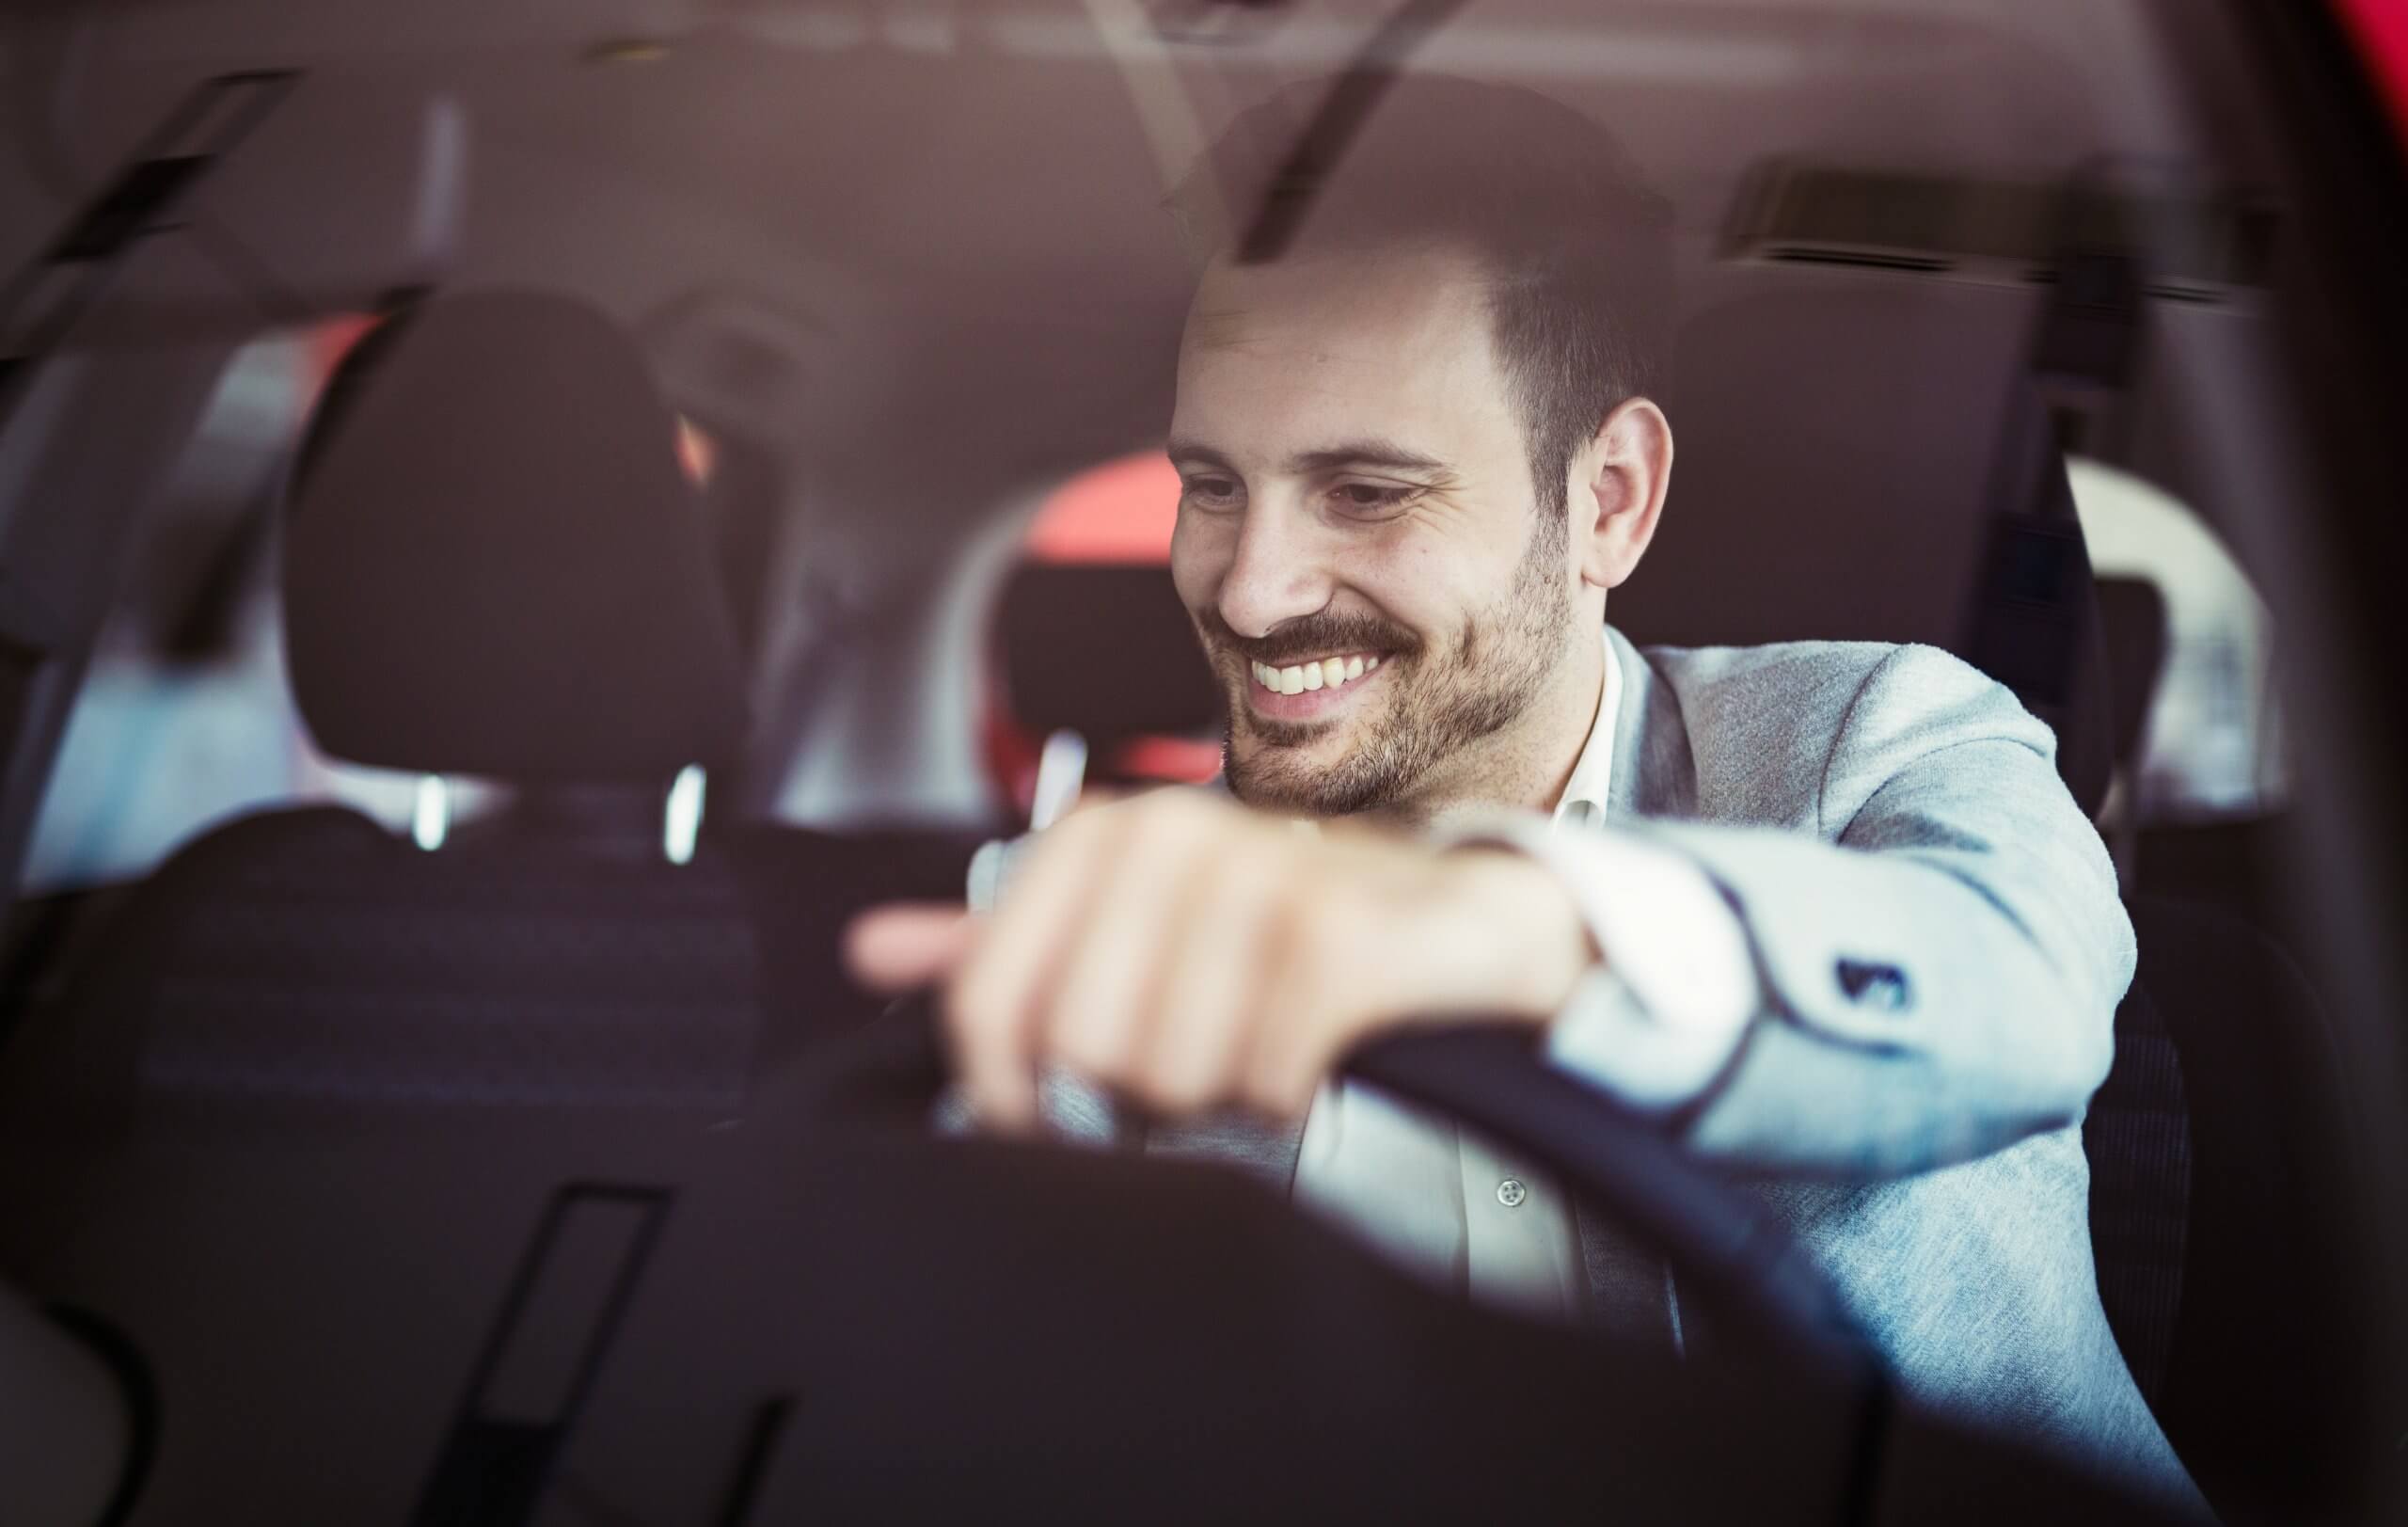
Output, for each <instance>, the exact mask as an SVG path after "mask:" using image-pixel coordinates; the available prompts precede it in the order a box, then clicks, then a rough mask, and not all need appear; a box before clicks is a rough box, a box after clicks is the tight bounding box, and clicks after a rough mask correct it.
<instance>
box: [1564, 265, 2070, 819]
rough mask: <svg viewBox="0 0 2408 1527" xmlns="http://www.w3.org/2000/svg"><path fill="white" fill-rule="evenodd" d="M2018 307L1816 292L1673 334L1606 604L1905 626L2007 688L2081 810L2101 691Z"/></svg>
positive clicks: (1696, 630)
mask: <svg viewBox="0 0 2408 1527" xmlns="http://www.w3.org/2000/svg"><path fill="white" fill-rule="evenodd" d="M2030 322H2031V313H2030V310H2028V309H2026V308H2024V307H2023V306H2021V305H2018V304H2007V303H2001V302H1999V301H1998V300H1997V299H1996V298H1995V297H1994V296H1992V295H1990V294H1985V293H1981V292H1978V291H1973V292H1968V291H1966V290H1963V289H1957V288H1941V287H1938V286H1929V285H1926V286H1922V287H1916V288H1910V289H1909V288H1900V287H1897V286H1894V285H1885V286H1882V287H1878V288H1872V289H1854V288H1842V287H1835V286H1829V285H1817V286H1816V287H1814V288H1813V289H1811V290H1807V291H1801V292H1784V293H1778V294H1758V295H1753V296H1747V297H1741V298H1738V299H1735V300H1733V301H1730V302H1727V303H1725V304H1723V305H1721V306H1719V307H1716V308H1713V309H1710V310H1707V311H1706V312H1704V313H1703V314H1702V315H1700V316H1699V317H1698V318H1696V319H1695V320H1693V321H1692V322H1691V323H1690V324H1689V325H1688V326H1687V328H1685V329H1684V330H1683V332H1682V335H1681V339H1680V347H1679V354H1678V366H1677V374H1676V376H1675V378H1674V381H1673V384H1672V386H1671V389H1670V397H1669V400H1668V403H1667V410H1666V411H1667V413H1668V414H1669V416H1670V417H1671V422H1672V428H1673V433H1674V436H1675V437H1676V439H1677V441H1678V444H1679V459H1678V464H1677V467H1676V469H1675V470H1674V472H1673V474H1672V486H1671V497H1670V499H1669V500H1668V501H1667V505H1666V510H1665V514H1664V518H1663V522H1662V526H1661V528H1660V529H1659V530H1658V531H1657V533H1656V538H1655V541H1654V542H1653V544H1652V545H1651V546H1650V548H1649V549H1648V552H1647V557H1646V560H1645V561H1644V562H1643V563H1642V564H1641V565H1640V569H1639V571H1638V572H1637V573H1636V574H1635V575H1634V576H1633V577H1632V578H1631V580H1630V581H1629V582H1628V583H1626V584H1625V585H1624V586H1623V587H1622V588H1619V589H1617V590H1615V591H1614V593H1613V594H1612V596H1610V598H1609V599H1608V603H1607V615H1608V619H1610V620H1611V621H1612V622H1613V623H1614V625H1616V626H1617V627H1619V628H1621V629H1622V630H1623V631H1624V633H1625V634H1626V635H1628V636H1629V637H1630V638H1631V639H1632V640H1634V641H1636V642H1640V643H1642V644H1646V643H1657V644H1666V645H1672V646H1702V645H1722V644H1732V645H1746V644H1756V643H1766V642H1798V641H1879V642H1920V643H1925V644H1929V645H1933V646H1938V647H1942V648H1945V649H1947V650H1949V651H1951V652H1954V653H1956V654H1957V656H1959V657H1961V658H1964V659H1965V660H1968V661H1970V662H1972V664H1973V665H1974V666H1976V667H1979V668H1981V669H1983V670H1984V671H1985V672H1987V673H1988V674H1989V675H1990V676H1992V677H1994V678H1997V679H1999V680H2000V681H2001V682H2003V683H2004V684H2006V685H2007V686H2008V687H2009V688H2012V689H2014V690H2015V691H2016V692H2017V693H2018V694H2019V695H2020V696H2022V697H2023V698H2024V700H2025V703H2026V704H2027V705H2029V706H2031V707H2032V708H2033V709H2034V710H2035V711H2036V712H2037V713H2038V714H2040V716H2041V718H2042V719H2043V720H2045V721H2047V722H2049V723H2050V724H2052V726H2053V727H2055V728H2056V730H2057V734H2058V756H2057V766H2058V771H2059V772H2060V773H2061V774H2063V775H2064V777H2065V779H2066V783H2067V787H2068V788H2069V789H2071V791H2072V792H2073V795H2074V799H2075V800H2077V801H2079V802H2081V803H2082V804H2083V808H2084V809H2085V810H2091V811H2095V810H2096V809H2097V808H2098V806H2099V803H2100V801H2101V800H2102V799H2103V798H2104V796H2105V794H2106V787H2107V773H2108V761H2107V746H2108V739H2107V721H2106V718H2107V701H2108V695H2107V688H2106V682H2105V677H2104V666H2105V664H2104V660H2103V656H2102V654H2101V653H2100V651H2099V642H2098V631H2097V628H2096V621H2095V618H2094V615H2093V612H2092V593H2091V576H2090V565H2089V561H2088V559H2087V556H2086V555H2085V554H2084V552H2083V541H2082V533H2081V527H2080V524H2079V522H2078V521H2076V520H2075V519H2074V518H2073V513H2072V497H2071V490H2070V488H2069V487H2068V486H2067V481H2066V474H2065V469H2064V465H2063V463H2062V461H2061V460H2060V459H2058V457H2057V455H2056V452H2055V446H2054V441H2053V438H2052V436H2051V435H2050V434H2049V432H2048V430H2047V428H2046V425H2045V422H2043V421H2042V420H2041V419H2040V417H2039V414H2038V411H2037V405H2036V399H2035V397H2034V396H2033V392H2032V388H2031V384H2030V382H2029V380H2028V378H2027V376H2026V374H2025V371H2024V366H2025V362H2024V356H2025V351H2026V338H2025V336H2026V331H2027V330H2028V328H2029V326H2030Z"/></svg>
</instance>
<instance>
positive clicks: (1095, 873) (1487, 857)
mask: <svg viewBox="0 0 2408 1527" xmlns="http://www.w3.org/2000/svg"><path fill="white" fill-rule="evenodd" d="M848 958H849V959H850V961H851V963H852V966H853V969H854V971H855V973H856V974H857V975H858V976H859V977H860V978H862V979H863V980H864V981H865V982H867V983H868V984H870V985H872V986H874V987H877V988H879V989H881V990H886V991H904V990H909V989H911V988H914V987H919V986H924V985H927V984H929V983H931V982H942V983H943V1003H942V1010H943V1013H944V1017H945V1023H946V1026H947V1029H948V1031H949V1036H950V1039H951V1042H952V1047H953V1052H954V1057H955V1063H956V1069H957V1071H958V1074H959V1075H960V1077H961V1080H962V1082H963V1085H964V1086H965V1088H966V1089H967V1090H968V1093H969V1096H970V1100H971V1102H972V1104H973V1105H974V1107H975V1108H976V1109H977V1111H978V1114H979V1117H980V1118H981V1120H982V1121H985V1122H986V1123H988V1124H989V1125H990V1126H991V1127H995V1128H1001V1129H1024V1128H1026V1127H1028V1126H1029V1125H1030V1124H1031V1123H1032V1122H1033V1121H1035V1119H1036V1117H1037V1076H1038V1072H1039V1071H1040V1070H1042V1069H1043V1068H1045V1067H1048V1066H1055V1065H1058V1066H1062V1067H1065V1068H1067V1069H1069V1070H1070V1071H1072V1072H1074V1073H1076V1074H1080V1075H1082V1076H1085V1077H1086V1078H1087V1079H1088V1080H1090V1081H1093V1082H1095V1083H1098V1084H1100V1085H1101V1086H1103V1087H1106V1088H1109V1089H1111V1090H1116V1091H1117V1092H1120V1093H1122V1094H1124V1095H1126V1096H1128V1097H1131V1098H1133V1099H1134V1100H1136V1101H1137V1102H1138V1103H1140V1104H1142V1105H1146V1106H1149V1107H1151V1108H1153V1109H1155V1110H1157V1111H1159V1112H1162V1113H1165V1114H1178V1113H1188V1112H1194V1111H1197V1110H1201V1109H1207V1108H1213V1107H1219V1106H1224V1105H1241V1106H1244V1107H1249V1108H1252V1109H1255V1110H1258V1111H1260V1112H1264V1113H1269V1114H1272V1115H1275V1116H1278V1117H1293V1116H1295V1115H1297V1114H1300V1113H1302V1112H1303V1111H1304V1109H1305V1108H1306V1107H1307V1105H1309V1104H1310V1103H1311V1101H1312V1096H1313V1090H1314V1089H1315V1087H1316V1086H1318V1085H1319V1083H1320V1082H1321V1080H1322V1078H1323V1077H1324V1076H1325V1075H1327V1074H1328V1073H1329V1071H1330V1069H1331V1068H1332V1067H1333V1066H1334V1065H1335V1064H1336V1063H1337V1061H1338V1060H1339V1058H1340V1057H1341V1056H1343V1055H1344V1054H1345V1053H1346V1052H1347V1051H1348V1050H1350V1049H1352V1048H1353V1047H1354V1046H1355V1044H1356V1043H1357V1042H1360V1041H1362V1040H1363V1039H1364V1038H1366V1037H1367V1036H1369V1035H1370V1034H1372V1033H1374V1032H1376V1031H1378V1030H1380V1029H1382V1028H1386V1027H1390V1026H1396V1025H1399V1024H1402V1023H1406V1022H1410V1021H1414V1020H1417V1019H1438V1020H1446V1021H1460V1020H1463V1019H1465V1018H1473V1017H1481V1018H1493V1019H1497V1020H1499V1021H1505V1022H1522V1023H1529V1024H1531V1025H1537V1024H1539V1023H1543V1022H1545V1020H1546V1019H1547V1018H1548V1017H1550V1016H1552V1015H1553V1014H1554V1013H1555V1011H1556V1010H1558V1009H1559V1008H1560V1007H1561V1006H1562V1005H1563V1003H1564V1001H1565V1000H1566V998H1568V997H1569V995H1570V994H1571V992H1572V989H1573V987H1574V986H1575V984H1576V983H1577V981H1578V980H1579V978H1580V977H1581V975H1582V974H1583V972H1585V971H1586V970H1587V969H1588V968H1589V967H1590V966H1591V965H1592V964H1593V963H1594V962H1596V960H1597V958H1598V955H1597V949H1596V946H1595V945H1593V944H1592V942H1591V941H1590V938H1589V934H1588V931H1587V930H1586V929H1585V928H1584V927H1583V925H1582V923H1581V921H1580V918H1579V915H1578V914H1577V912H1576V910H1575V907H1574V905H1573V902H1572V900H1571V899H1570V897H1569V896H1567V895H1566V894H1565V892H1564V891H1563V890H1562V888H1561V887H1560V885H1559V884H1558V883H1556V881H1555V879H1554V878H1553V876H1551V875H1550V874H1549V873H1548V872H1547V871H1546V870H1545V869H1544V868H1542V867H1540V866H1539V865H1537V864H1536V863H1534V862H1532V861H1530V860H1529V859H1526V858H1523V857H1521V856H1520V855H1517V854H1514V853H1512V852H1510V851H1498V850H1488V849H1467V850H1456V851H1439V850H1435V849H1433V848H1430V847H1428V846H1426V845H1424V844H1421V843H1418V842H1416V841H1415V840H1413V839H1410V838H1405V837H1399V836H1394V835H1388V834H1386V833H1382V832H1377V831H1374V830H1371V829H1368V828H1362V827H1353V826H1332V827H1327V828H1324V829H1323V830H1321V831H1319V832H1309V831H1300V830H1299V829H1298V828H1297V826H1296V825H1295V824H1294V823H1292V822H1290V821H1286V820H1282V819H1275V818H1271V817H1266V816H1262V815H1260V814H1258V813H1256V812H1252V811H1249V810H1247V809H1245V808H1244V807H1243V806H1239V805H1237V804H1235V803H1231V802H1229V801H1227V800H1225V799H1223V798H1221V797H1218V796H1215V795H1210V794H1207V793H1204V792H1202V791H1196V790H1177V789H1172V790H1157V791H1153V792H1151V793H1149V794H1146V795H1142V796H1136V797H1133V798H1130V799H1126V800H1120V801H1115V802H1110V803H1104V804H1101V805H1090V806H1086V807H1084V808H1082V809H1081V810H1079V811H1076V812H1074V813H1072V814H1071V815H1070V816H1069V817H1067V818H1065V819H1063V820H1062V821H1061V822H1060V823H1059V824H1058V825H1057V826H1055V827H1054V828H1053V829H1051V830H1050V831H1048V832H1046V833H1044V834H1042V835H1040V836H1039V837H1038V839H1037V840H1036V841H1035V845H1034V847H1033V848H1032V849H1031V850H1030V851H1029V855H1028V858H1027V860H1026V861H1025V862H1024V863H1023V864H1022V865H1021V866H1020V867H1018V868H1017V869H1016V871H1015V873H1014V875H1013V878H1012V883H1011V887H1010V891H1009V894H1008V895H1006V897H1005V898H1004V900H1003V904H1002V905H1001V907H1000V908H998V910H997V911H996V912H995V913H994V914H993V915H991V916H980V915H971V914H968V913H965V912H964V911H962V910H961V909H960V908H959V907H937V906H926V905H916V906H890V907H880V908H878V909H875V910H873V911H871V912H868V913H865V914H863V915H862V916H861V917H860V918H858V919H856V920H855V922H854V924H853V926H852V927H851V929H850V930H849V931H848Z"/></svg>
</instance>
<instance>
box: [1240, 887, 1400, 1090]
mask: <svg viewBox="0 0 2408 1527" xmlns="http://www.w3.org/2000/svg"><path fill="white" fill-rule="evenodd" d="M1348 925H1349V919H1348V918H1346V917H1345V916H1342V915H1338V916H1332V915H1322V914H1317V913H1316V914H1311V915H1299V916H1294V917H1290V918H1285V919H1282V920H1281V921H1280V922H1279V923H1278V924H1277V925H1275V926H1274V927H1272V928H1271V929H1269V930H1268V931H1267V937H1266V940H1265V948H1264V958H1263V961H1262V978H1261V980H1260V982H1259V985H1258V986H1257V988H1256V992H1257V1002H1258V1004H1259V1011H1258V1012H1257V1013H1256V1014H1255V1016H1254V1018H1253V1019H1252V1021H1251V1022H1249V1023H1248V1024H1247V1025H1246V1026H1245V1029H1244V1031H1245V1033H1246V1035H1247V1036H1248V1040H1249V1042H1248V1045H1247V1047H1246V1050H1245V1053H1244V1055H1243V1056H1241V1057H1240V1058H1239V1059H1238V1062H1237V1064H1238V1066H1239V1069H1240V1072H1241V1077H1242V1080H1241V1083H1240V1088H1241V1093H1242V1096H1243V1097H1244V1101H1245V1103H1246V1104H1247V1105H1249V1106H1251V1107H1254V1108H1257V1109H1259V1110H1260V1111H1262V1112H1264V1113H1268V1114H1271V1115H1273V1116H1274V1117H1275V1118H1283V1119H1284V1118H1293V1117H1295V1116H1296V1115H1299V1114H1301V1113H1303V1112H1304V1111H1305V1109H1306V1108H1307V1107H1308V1106H1310V1105H1311V1103H1312V1099H1313V1093H1314V1091H1315V1090H1317V1089H1318V1088H1319V1087H1320V1085H1321V1083H1322V1081H1323V1078H1325V1077H1326V1076H1327V1075H1328V1074H1329V1073H1330V1071H1331V1070H1332V1068H1334V1067H1335V1066H1336V1065H1337V1063H1338V1060H1339V1056H1340V1055H1341V1054H1342V1053H1343V1051H1344V1050H1345V1049H1346V1047H1347V1046H1348V1045H1349V1044H1350V1043H1351V1042H1353V1038H1354V1037H1355V1035H1356V1034H1358V1033H1359V1032H1360V1031H1361V1030H1362V1029H1363V1028H1364V1026H1365V1025H1364V1021H1363V1011H1364V1010H1363V1005H1362V1000H1361V993H1360V990H1359V987H1360V985H1361V983H1363V982H1366V981H1369V980H1370V979H1373V977H1372V976H1371V975H1370V972H1369V971H1368V970H1367V969H1366V968H1365V960H1364V959H1363V958H1362V957H1360V956H1358V954H1357V953H1356V952H1355V951H1356V949H1357V947H1358V946H1360V945H1362V944H1363V943H1364V942H1365V941H1362V940H1359V939H1357V938H1355V936H1354V931H1353V930H1352V929H1351V928H1350V927H1349V926H1348Z"/></svg>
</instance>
